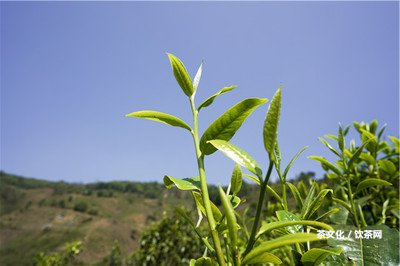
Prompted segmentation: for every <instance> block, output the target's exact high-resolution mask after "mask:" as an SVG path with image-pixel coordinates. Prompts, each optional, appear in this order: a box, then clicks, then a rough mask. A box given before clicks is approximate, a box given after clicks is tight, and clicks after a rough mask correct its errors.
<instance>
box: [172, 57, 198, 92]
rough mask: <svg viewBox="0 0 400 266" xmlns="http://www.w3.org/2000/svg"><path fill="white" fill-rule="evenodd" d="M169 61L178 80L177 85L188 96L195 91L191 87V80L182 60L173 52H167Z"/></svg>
mask: <svg viewBox="0 0 400 266" xmlns="http://www.w3.org/2000/svg"><path fill="white" fill-rule="evenodd" d="M167 55H168V58H169V61H170V63H171V67H172V71H173V73H174V76H175V79H176V81H177V82H178V84H179V86H180V87H181V89H182V90H183V92H184V93H185V94H186V96H188V97H190V96H192V94H193V93H194V92H195V90H194V88H193V83H192V80H191V79H190V76H189V74H188V72H187V70H186V68H185V66H184V65H183V63H182V61H181V60H180V59H179V58H178V57H176V56H175V55H173V54H170V53H167Z"/></svg>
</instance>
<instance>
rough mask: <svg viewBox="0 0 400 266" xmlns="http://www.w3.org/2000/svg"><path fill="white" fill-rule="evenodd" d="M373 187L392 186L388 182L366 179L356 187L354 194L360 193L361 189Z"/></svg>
mask: <svg viewBox="0 0 400 266" xmlns="http://www.w3.org/2000/svg"><path fill="white" fill-rule="evenodd" d="M375 186H392V183H389V182H388V181H385V180H382V179H378V178H367V179H364V180H363V181H361V182H360V183H359V184H358V185H357V189H356V193H358V192H360V191H361V190H363V189H366V188H369V187H375Z"/></svg>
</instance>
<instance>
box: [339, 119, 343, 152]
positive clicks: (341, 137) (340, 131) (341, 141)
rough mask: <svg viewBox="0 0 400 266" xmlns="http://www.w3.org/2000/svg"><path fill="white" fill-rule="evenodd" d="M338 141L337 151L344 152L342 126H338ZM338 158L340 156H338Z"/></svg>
mask: <svg viewBox="0 0 400 266" xmlns="http://www.w3.org/2000/svg"><path fill="white" fill-rule="evenodd" d="M338 137H339V140H338V145H339V149H340V150H341V151H343V150H344V135H343V129H342V126H341V125H340V124H339V134H338ZM339 157H340V156H339Z"/></svg>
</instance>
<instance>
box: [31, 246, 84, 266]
mask: <svg viewBox="0 0 400 266" xmlns="http://www.w3.org/2000/svg"><path fill="white" fill-rule="evenodd" d="M81 251H82V242H81V241H76V242H71V243H68V244H66V245H65V246H64V248H63V250H62V251H60V252H55V253H51V254H47V255H46V254H44V253H39V254H38V255H37V256H36V260H35V265H36V266H65V265H69V263H71V262H72V261H73V260H74V258H75V256H76V255H78V254H79V253H80V252H81Z"/></svg>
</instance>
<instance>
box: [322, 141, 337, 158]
mask: <svg viewBox="0 0 400 266" xmlns="http://www.w3.org/2000/svg"><path fill="white" fill-rule="evenodd" d="M318 140H319V141H321V142H322V144H324V145H325V146H326V147H327V148H328V149H329V150H331V152H333V153H334V154H336V155H337V156H339V157H340V153H339V152H338V151H337V150H336V149H335V148H334V147H333V146H332V145H331V144H329V142H327V141H326V140H325V139H323V138H318Z"/></svg>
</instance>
